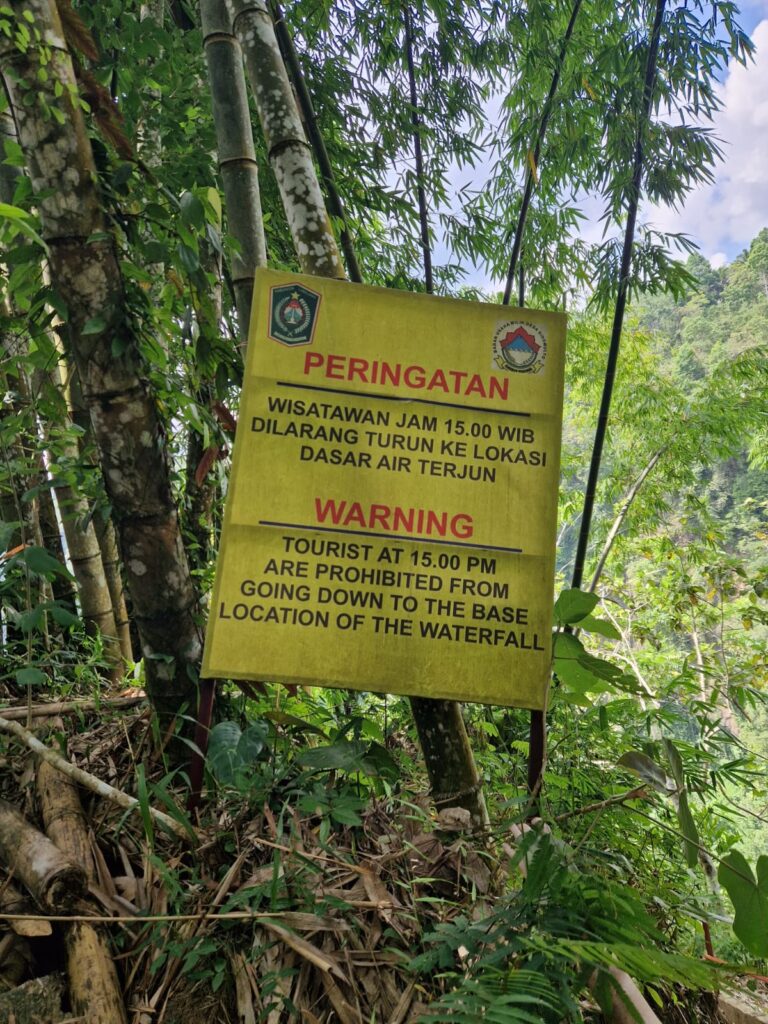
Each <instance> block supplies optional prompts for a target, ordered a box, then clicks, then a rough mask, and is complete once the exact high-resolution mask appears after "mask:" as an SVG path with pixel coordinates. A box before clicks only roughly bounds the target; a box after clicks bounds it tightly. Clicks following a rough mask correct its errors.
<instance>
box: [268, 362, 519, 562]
mask: <svg viewBox="0 0 768 1024" xmlns="http://www.w3.org/2000/svg"><path fill="white" fill-rule="evenodd" d="M275 383H276V384H277V386H278V387H279V388H298V389H299V390H300V391H325V392H326V393H327V394H329V395H351V396H352V397H353V398H382V399H384V401H385V402H416V403H417V404H418V405H441V406H442V407H443V408H444V409H466V410H467V412H487V413H493V414H494V415H496V416H523V417H524V418H525V419H530V416H531V414H530V413H529V412H517V411H516V410H514V409H484V408H483V407H482V406H480V405H457V404H456V403H455V402H438V401H437V400H436V399H434V398H402V397H401V396H400V395H379V394H374V393H372V392H370V391H350V390H348V389H346V388H322V387H319V386H318V385H317V384H292V383H291V382H290V381H287V380H278V381H276V382H275ZM504 550H506V549H504Z"/></svg>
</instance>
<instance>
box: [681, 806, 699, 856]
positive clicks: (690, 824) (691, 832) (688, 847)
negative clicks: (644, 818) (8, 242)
mask: <svg viewBox="0 0 768 1024" xmlns="http://www.w3.org/2000/svg"><path fill="white" fill-rule="evenodd" d="M677 820H678V821H679V822H680V831H681V832H682V833H683V850H684V852H685V860H686V863H687V864H688V867H689V868H695V867H696V865H697V864H698V862H699V832H698V829H697V828H696V822H695V821H694V820H693V815H692V814H691V809H690V807H689V805H688V794H687V793H686V792H685V790H683V791H682V792H681V793H679V794H678V797H677Z"/></svg>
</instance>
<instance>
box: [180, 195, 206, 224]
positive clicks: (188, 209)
mask: <svg viewBox="0 0 768 1024" xmlns="http://www.w3.org/2000/svg"><path fill="white" fill-rule="evenodd" d="M179 208H180V210H181V216H182V217H183V218H184V221H185V222H186V223H187V224H189V225H190V226H191V227H193V228H197V230H198V231H201V230H202V228H203V226H204V225H205V209H204V207H203V204H202V203H201V202H200V200H199V199H198V198H197V196H196V195H195V194H194V193H193V192H184V193H183V195H182V197H181V201H180V203H179Z"/></svg>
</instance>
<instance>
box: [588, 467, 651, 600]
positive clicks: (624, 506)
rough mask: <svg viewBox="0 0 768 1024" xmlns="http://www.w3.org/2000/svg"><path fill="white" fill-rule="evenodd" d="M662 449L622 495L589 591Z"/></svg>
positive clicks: (596, 581)
mask: <svg viewBox="0 0 768 1024" xmlns="http://www.w3.org/2000/svg"><path fill="white" fill-rule="evenodd" d="M664 451H665V449H664V448H660V449H659V450H658V451H657V452H655V453H654V455H652V456H651V458H650V459H649V460H648V462H647V464H646V465H645V467H644V469H643V471H642V473H641V474H640V475H639V476H638V478H637V480H635V482H634V483H633V484H632V486H631V487H630V488H629V490H628V491H627V493H626V495H625V497H624V501H623V502H622V503H621V508H620V509H619V511H618V514H617V515H616V518H615V519H614V521H613V525H612V526H611V528H610V530H609V531H608V536H607V537H606V538H605V543H604V544H603V549H602V551H601V552H600V557H599V558H598V560H597V565H596V566H595V571H594V574H593V576H592V582H591V583H590V584H589V589H590V591H594V589H595V587H596V586H597V584H598V581H599V579H600V577H601V576H602V574H603V569H604V568H605V563H606V562H607V561H608V555H610V553H611V549H612V548H613V545H614V543H615V542H616V538H617V537H618V535H619V531H620V530H621V527H622V526H623V524H624V520H625V519H626V518H627V513H628V512H629V509H630V506H631V505H632V502H633V501H634V500H635V498H636V497H637V495H638V493H639V491H640V488H641V487H642V486H643V484H644V483H645V481H646V480H647V478H648V477H649V475H650V474H651V472H652V470H653V468H654V466H655V465H656V463H657V462H658V461H659V459H660V458H661V456H662V455H663V454H664Z"/></svg>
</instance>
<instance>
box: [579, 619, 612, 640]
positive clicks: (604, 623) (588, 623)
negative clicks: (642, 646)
mask: <svg viewBox="0 0 768 1024" xmlns="http://www.w3.org/2000/svg"><path fill="white" fill-rule="evenodd" d="M579 629H583V630H586V632H587V633H599V634H600V636H604V637H607V639H608V640H621V633H620V632H619V631H618V629H616V627H615V626H614V624H613V623H612V622H609V621H608V619H596V618H595V617H594V616H593V615H585V616H584V618H583V619H580V620H579Z"/></svg>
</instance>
